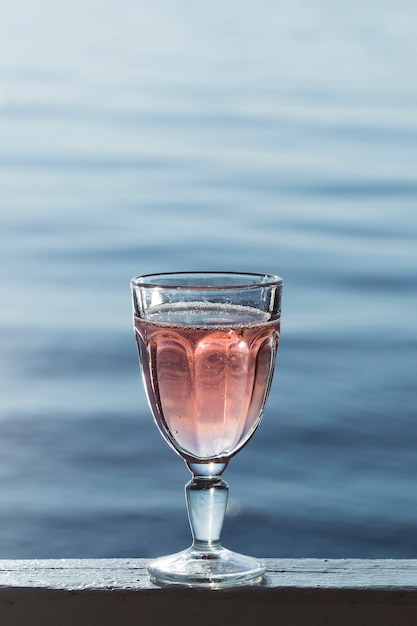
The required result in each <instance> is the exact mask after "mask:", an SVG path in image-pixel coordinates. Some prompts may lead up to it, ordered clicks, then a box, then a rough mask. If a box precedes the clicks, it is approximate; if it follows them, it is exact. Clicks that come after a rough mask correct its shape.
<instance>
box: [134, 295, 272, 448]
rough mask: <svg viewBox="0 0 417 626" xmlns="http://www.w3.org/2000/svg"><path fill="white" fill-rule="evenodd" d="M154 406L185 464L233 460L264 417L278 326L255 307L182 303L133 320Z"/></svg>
mask: <svg viewBox="0 0 417 626" xmlns="http://www.w3.org/2000/svg"><path fill="white" fill-rule="evenodd" d="M135 330H136V340H137V345H138V350H139V355H140V360H141V364H142V372H143V377H144V381H145V388H146V391H147V396H148V400H149V404H150V406H151V409H152V412H153V414H154V417H155V420H156V423H157V425H158V427H159V429H160V430H161V432H162V434H163V435H164V437H165V438H166V439H167V441H168V442H169V443H170V444H171V445H172V446H173V447H174V448H175V449H176V450H177V451H178V452H179V453H180V454H181V455H182V456H184V457H185V458H187V459H188V460H190V459H191V460H210V459H228V458H229V457H230V456H231V455H232V454H234V453H235V452H237V450H239V449H240V448H241V447H242V446H243V445H244V443H246V441H247V440H248V439H249V437H250V436H251V435H252V433H253V431H254V430H255V428H256V426H257V425H258V423H259V421H260V418H261V416H262V411H263V407H264V404H265V401H266V397H267V394H268V391H269V386H270V382H271V378H272V373H273V366H274V360H275V354H276V350H277V347H278V338H279V321H278V320H275V321H269V314H267V313H264V312H263V311H261V310H258V309H255V308H252V307H243V306H236V305H214V304H208V303H197V302H196V303H190V302H187V303H177V304H175V305H172V304H170V305H169V306H168V305H161V306H160V307H155V308H154V309H151V310H150V311H149V312H148V314H147V319H146V320H143V319H140V318H138V317H135Z"/></svg>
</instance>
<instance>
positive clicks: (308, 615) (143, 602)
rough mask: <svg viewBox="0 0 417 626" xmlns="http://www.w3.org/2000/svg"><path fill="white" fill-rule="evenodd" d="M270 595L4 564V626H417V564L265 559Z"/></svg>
mask: <svg viewBox="0 0 417 626" xmlns="http://www.w3.org/2000/svg"><path fill="white" fill-rule="evenodd" d="M266 562H267V567H268V569H267V574H266V577H265V581H264V583H263V584H262V585H259V586H254V587H239V588H236V589H228V590H222V591H213V590H201V589H188V588H179V587H165V588H160V587H157V586H155V585H153V584H152V583H151V582H150V581H149V578H148V575H147V573H146V560H144V559H94V560H90V559H80V560H77V559H69V560H67V559H65V560H35V561H25V560H18V561H10V560H7V561H1V562H0V624H1V625H3V624H4V625H5V626H15V625H16V626H17V625H19V626H21V625H22V626H23V625H25V626H26V625H28V626H32V625H33V626H38V625H39V626H49V625H54V626H55V625H57V626H67V625H68V626H84V625H85V626H93V625H95V624H99V625H100V626H107V625H110V624H111V625H112V626H119V625H120V626H130V625H132V626H133V625H135V626H140V625H142V624H143V625H144V626H145V625H146V626H154V625H155V626H171V625H174V624H175V626H191V625H192V626H195V625H196V624H197V623H198V626H209V625H210V626H212V625H213V624H215V625H216V626H223V625H226V624H227V626H231V625H233V624H236V625H239V626H246V625H249V624H250V625H251V626H253V625H254V624H255V625H256V624H257V623H260V622H264V623H270V624H277V625H278V624H279V626H287V625H288V626H304V625H305V626H307V625H308V626H316V625H319V624H320V625H324V624H326V625H327V626H345V625H348V624H349V625H352V626H353V625H354V626H362V625H364V626H374V625H378V626H391V625H392V626H402V625H404V626H405V625H407V626H413V625H414V624H417V560H362V559H341V560H327V559H266Z"/></svg>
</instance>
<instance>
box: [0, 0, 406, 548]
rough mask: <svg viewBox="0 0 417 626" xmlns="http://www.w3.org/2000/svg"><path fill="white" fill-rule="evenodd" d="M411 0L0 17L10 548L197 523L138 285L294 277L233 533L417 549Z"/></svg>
mask: <svg viewBox="0 0 417 626" xmlns="http://www.w3.org/2000/svg"><path fill="white" fill-rule="evenodd" d="M416 28H417V5H416V4H415V3H414V2H411V0H410V1H407V0H396V1H395V2H394V1H393V0H392V1H390V0H382V1H381V2H379V3H377V4H376V3H374V2H372V1H371V0H360V1H359V0H352V1H351V2H349V3H337V4H336V3H334V2H330V0H321V1H320V2H316V3H314V6H312V5H311V3H308V2H307V1H306V0H300V1H299V2H272V1H271V0H260V1H258V2H256V3H253V2H247V1H246V0H244V1H240V2H239V3H237V2H234V1H232V2H229V3H223V2H220V1H219V0H214V1H213V2H211V3H209V4H201V3H200V4H198V5H196V4H195V3H194V2H191V0H170V1H169V2H168V0H153V1H152V2H147V1H145V2H141V3H140V2H139V3H137V2H130V1H129V0H123V1H122V2H118V3H116V2H111V1H110V0H109V1H108V2H104V3H103V2H98V0H82V1H81V0H73V2H71V3H56V2H52V0H38V1H37V2H36V3H32V2H30V1H29V0H17V1H16V2H13V3H7V4H6V5H5V6H4V7H3V8H2V19H1V21H0V41H1V54H0V191H1V193H0V198H1V199H0V203H1V212H0V302H1V306H0V555H1V556H2V557H3V558H36V557H39V558H48V557H110V556H116V557H117V556H119V557H123V556H129V557H132V556H144V557H147V556H150V555H155V554H162V553H166V552H168V551H173V550H178V549H181V548H183V547H185V546H186V545H188V543H189V539H190V535H189V530H188V523H187V519H186V513H185V505H184V499H183V484H184V483H185V482H186V481H187V480H188V477H189V474H188V471H187V469H186V467H185V465H184V464H183V462H182V461H181V459H180V458H179V457H177V456H176V455H175V454H174V453H173V452H172V451H171V450H170V449H168V447H167V446H166V444H165V443H164V441H163V440H162V438H161V437H160V435H159V434H158V432H157V430H156V428H155V426H154V424H153V422H152V419H151V417H150V413H149V409H148V407H147V405H146V401H145V397H144V393H143V390H142V386H141V380H140V376H139V369H138V364H137V356H136V352H135V350H136V348H135V345H134V338H133V332H132V325H131V310H130V306H131V305H130V293H129V280H130V278H131V277H132V276H134V275H137V274H140V273H146V272H159V271H170V270H198V269H207V270H213V269H220V270H224V269H229V270H240V271H260V272H274V273H278V274H280V275H281V276H283V278H284V281H285V288H284V297H283V303H284V310H283V325H282V341H281V345H280V350H279V358H278V362H277V368H276V376H275V379H274V383H273V388H272V391H271V395H270V399H269V403H268V406H267V409H266V411H265V415H264V420H263V422H262V425H261V427H260V428H259V430H258V431H257V433H256V435H255V437H254V438H253V439H252V441H251V442H250V444H249V445H248V446H247V447H246V448H245V449H244V450H243V451H242V452H241V453H240V454H239V455H238V456H237V457H235V458H234V459H233V460H232V462H231V463H230V465H229V467H228V469H227V471H226V474H225V478H226V480H227V481H228V482H229V484H230V488H231V505H230V509H229V513H228V516H227V518H226V522H225V527H224V532H223V539H224V543H225V544H226V545H227V546H228V547H231V548H234V549H238V550H242V551H246V552H248V553H253V554H257V555H260V556H294V557H303V556H316V557H393V558H400V557H413V558H417V489H416V482H417V408H416V407H417V383H416V371H417V330H416V315H417V298H416V290H417V245H416V243H417V81H416V80H415V59H416V57H417V39H416V37H415V32H416Z"/></svg>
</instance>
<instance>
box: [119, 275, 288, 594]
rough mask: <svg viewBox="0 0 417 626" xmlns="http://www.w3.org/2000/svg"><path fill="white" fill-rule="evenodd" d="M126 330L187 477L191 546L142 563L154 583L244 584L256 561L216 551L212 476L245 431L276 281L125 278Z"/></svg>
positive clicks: (256, 393) (269, 359) (253, 576)
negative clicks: (129, 316) (129, 301)
mask: <svg viewBox="0 0 417 626" xmlns="http://www.w3.org/2000/svg"><path fill="white" fill-rule="evenodd" d="M131 288H132V298H133V314H134V327H135V336H136V342H137V346H138V352H139V360H140V364H141V369H142V376H143V382H144V386H145V390H146V394H147V398H148V402H149V405H150V408H151V410H152V413H153V416H154V419H155V422H156V425H157V426H158V428H159V430H160V432H161V434H162V436H163V437H164V438H165V440H166V441H167V443H168V444H169V445H170V446H171V447H172V448H173V449H174V450H175V451H176V452H177V453H178V454H179V455H180V456H181V457H182V458H183V459H184V461H185V463H186V465H187V466H188V468H189V470H190V472H191V473H192V479H191V480H190V481H189V482H188V483H187V484H186V487H185V492H186V502H187V510H188V517H189V522H190V527H191V532H192V537H193V542H192V545H191V547H189V548H188V549H186V550H183V551H182V552H179V553H177V554H173V555H170V556H164V557H160V558H158V559H156V560H154V561H152V562H151V563H150V564H149V565H148V571H149V574H150V577H151V580H152V581H153V582H154V583H156V584H159V585H166V584H177V585H178V584H180V585H186V586H199V587H212V588H222V587H230V586H235V585H242V584H254V583H257V582H259V581H260V580H261V579H262V576H263V574H264V572H265V566H264V564H263V563H261V562H259V561H258V560H257V559H255V558H253V557H249V556H244V555H241V554H237V553H235V552H232V551H230V550H227V549H226V548H224V547H222V545H221V543H220V532H221V528H222V525H223V519H224V514H225V510H226V505H227V497H228V485H227V483H225V482H224V481H223V480H222V473H223V471H224V470H225V468H226V466H227V464H228V462H229V460H230V459H231V457H232V456H234V455H235V454H236V453H237V452H238V451H239V450H240V449H241V448H242V447H243V446H244V445H245V444H246V443H247V442H248V440H249V439H250V437H251V436H252V435H253V433H254V432H255V430H256V428H257V426H258V424H259V422H260V420H261V417H262V412H263V409H264V406H265V402H266V399H267V396H268V392H269V388H270V384H271V380H272V375H273V369H274V362H275V355H276V351H277V348H278V339H279V332H280V311H281V291H282V279H281V278H279V277H278V276H274V275H270V274H254V273H238V272H179V273H172V272H170V273H164V274H149V275H145V276H138V277H136V278H134V279H132V281H131Z"/></svg>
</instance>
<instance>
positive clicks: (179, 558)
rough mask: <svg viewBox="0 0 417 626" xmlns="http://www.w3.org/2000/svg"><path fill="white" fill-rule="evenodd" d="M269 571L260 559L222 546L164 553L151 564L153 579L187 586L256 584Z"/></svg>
mask: <svg viewBox="0 0 417 626" xmlns="http://www.w3.org/2000/svg"><path fill="white" fill-rule="evenodd" d="M265 570H266V567H265V565H264V564H263V563H261V562H259V561H258V560H257V559H255V558H253V557H250V556H245V555H243V554H238V553H237V552H231V551H230V550H227V549H226V548H223V547H222V546H218V547H213V548H210V549H206V548H205V549H204V550H202V549H199V548H198V547H196V546H191V548H188V549H187V550H183V551H182V552H178V553H177V554H171V555H169V556H163V557H160V558H158V559H156V560H155V561H151V563H149V565H148V572H149V575H150V577H151V581H152V582H153V583H155V584H157V585H183V586H188V587H207V588H211V589H219V588H223V587H235V586H238V585H254V584H257V583H259V582H260V581H261V579H262V576H263V574H264V572H265Z"/></svg>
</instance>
